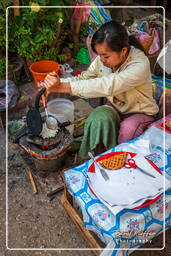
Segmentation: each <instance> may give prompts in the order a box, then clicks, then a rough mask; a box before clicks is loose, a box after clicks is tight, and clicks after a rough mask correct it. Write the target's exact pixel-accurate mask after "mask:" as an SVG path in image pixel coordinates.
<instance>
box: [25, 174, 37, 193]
mask: <svg viewBox="0 0 171 256" xmlns="http://www.w3.org/2000/svg"><path fill="white" fill-rule="evenodd" d="M27 174H28V177H29V179H30V182H31V185H32V188H33V192H34V194H37V193H38V190H37V187H36V184H35V181H34V179H33V175H32V172H31V171H30V170H29V171H27Z"/></svg>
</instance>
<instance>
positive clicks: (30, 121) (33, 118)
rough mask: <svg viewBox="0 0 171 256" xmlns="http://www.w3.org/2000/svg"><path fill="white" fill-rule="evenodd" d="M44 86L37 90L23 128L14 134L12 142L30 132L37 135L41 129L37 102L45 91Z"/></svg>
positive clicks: (16, 141)
mask: <svg viewBox="0 0 171 256" xmlns="http://www.w3.org/2000/svg"><path fill="white" fill-rule="evenodd" d="M45 90H46V88H45V87H43V88H42V89H41V90H40V91H38V93H37V95H36V98H35V104H34V107H31V108H30V109H29V111H28V112H27V119H26V120H27V121H26V122H27V124H26V126H24V127H23V128H21V129H20V130H19V131H18V132H17V133H16V135H15V138H14V140H13V142H14V143H18V142H19V139H20V138H21V137H22V136H24V135H27V134H31V135H34V136H38V135H39V134H40V133H41V131H42V117H41V115H40V112H39V103H40V98H41V96H42V94H43V93H44V92H45Z"/></svg>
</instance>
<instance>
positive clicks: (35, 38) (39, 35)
mask: <svg viewBox="0 0 171 256" xmlns="http://www.w3.org/2000/svg"><path fill="white" fill-rule="evenodd" d="M44 39H45V37H44V36H43V35H41V34H38V35H36V36H35V37H34V38H33V41H34V42H35V43H40V42H41V41H43V40H44Z"/></svg>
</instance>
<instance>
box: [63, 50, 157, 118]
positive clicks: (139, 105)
mask: <svg viewBox="0 0 171 256" xmlns="http://www.w3.org/2000/svg"><path fill="white" fill-rule="evenodd" d="M61 82H69V83H70V85H71V91H72V94H73V95H77V96H82V97H85V98H97V97H106V98H107V99H108V100H109V101H110V102H111V103H112V104H113V105H114V107H115V108H116V109H117V110H118V111H119V112H121V113H123V114H128V113H144V114H147V115H154V114H156V113H157V112H158V106H157V104H156V102H155V100H154V98H153V95H152V81H151V72H150V64H149V60H148V58H147V57H146V56H145V54H144V53H143V52H142V51H140V50H139V49H136V48H134V47H133V46H131V49H130V52H129V55H128V57H127V59H126V61H125V62H124V63H123V64H122V65H121V66H120V67H119V68H118V69H117V70H116V71H115V72H112V69H110V68H107V67H105V66H104V65H103V63H102V62H101V60H100V57H99V56H98V57H97V58H96V59H95V60H94V61H93V62H92V63H91V65H90V67H89V68H88V70H87V71H85V72H82V73H81V74H80V75H79V76H77V77H72V78H68V79H61Z"/></svg>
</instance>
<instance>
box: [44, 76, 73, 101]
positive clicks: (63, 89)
mask: <svg viewBox="0 0 171 256" xmlns="http://www.w3.org/2000/svg"><path fill="white" fill-rule="evenodd" d="M44 85H45V87H46V92H45V94H44V95H45V97H46V98H47V97H48V95H49V94H50V93H53V92H59V93H71V86H70V84H69V83H61V82H60V77H59V75H58V74H57V73H56V72H51V73H49V74H48V75H47V76H46V77H45V80H44Z"/></svg>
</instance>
